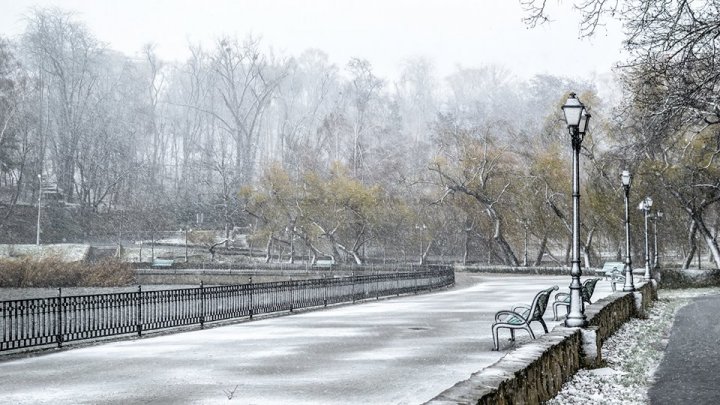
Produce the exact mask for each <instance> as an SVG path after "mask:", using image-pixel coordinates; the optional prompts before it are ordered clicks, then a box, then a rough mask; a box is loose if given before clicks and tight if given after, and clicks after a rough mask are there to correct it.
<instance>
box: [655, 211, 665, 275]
mask: <svg viewBox="0 0 720 405" xmlns="http://www.w3.org/2000/svg"><path fill="white" fill-rule="evenodd" d="M662 217H663V212H662V211H660V210H657V211H655V217H654V218H653V219H654V221H653V233H654V234H655V248H654V249H653V255H654V256H655V259H654V260H653V262H654V265H653V268H655V269H659V268H660V260H659V259H660V255H659V253H658V232H657V223H658V221H660V220H661V219H662Z"/></svg>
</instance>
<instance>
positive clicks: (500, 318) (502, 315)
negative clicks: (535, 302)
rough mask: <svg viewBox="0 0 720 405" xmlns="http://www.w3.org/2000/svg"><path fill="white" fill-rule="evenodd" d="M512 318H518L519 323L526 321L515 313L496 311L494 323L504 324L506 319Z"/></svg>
mask: <svg viewBox="0 0 720 405" xmlns="http://www.w3.org/2000/svg"><path fill="white" fill-rule="evenodd" d="M513 316H516V317H518V319H519V320H520V321H521V323H522V322H525V321H526V319H525V317H524V316H522V315H520V314H518V313H517V312H515V311H508V310H503V311H498V312H497V313H495V323H498V322H504V321H505V320H506V319H509V318H510V317H513Z"/></svg>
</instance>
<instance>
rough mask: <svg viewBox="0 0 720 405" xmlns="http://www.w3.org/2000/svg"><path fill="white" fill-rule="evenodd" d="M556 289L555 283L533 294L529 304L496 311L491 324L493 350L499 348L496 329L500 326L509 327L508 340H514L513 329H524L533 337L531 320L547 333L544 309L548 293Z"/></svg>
mask: <svg viewBox="0 0 720 405" xmlns="http://www.w3.org/2000/svg"><path fill="white" fill-rule="evenodd" d="M557 289H558V286H556V285H555V286H552V287H550V288H548V289H546V290H542V291H540V292H539V293H537V294H536V295H535V298H533V301H532V304H530V306H527V305H518V306H516V307H514V308H513V309H512V310H510V311H507V310H505V311H498V312H497V313H496V314H495V323H494V324H493V326H492V334H493V345H494V346H493V350H500V345H499V343H498V331H499V329H500V328H506V329H510V340H512V341H514V340H515V329H525V330H526V331H528V333H529V334H530V337H532V338H533V339H535V333H533V330H532V328H531V327H530V324H531V323H532V322H540V325H542V327H543V329H544V330H545V333H548V328H547V325H546V324H545V321H543V315H545V310H546V309H547V305H548V302H549V301H550V294H551V293H552V292H553V291H556V290H557Z"/></svg>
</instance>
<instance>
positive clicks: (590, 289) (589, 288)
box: [580, 278, 600, 303]
mask: <svg viewBox="0 0 720 405" xmlns="http://www.w3.org/2000/svg"><path fill="white" fill-rule="evenodd" d="M598 280H600V279H599V278H589V279H587V280H585V281H584V282H583V285H582V289H581V290H580V293H581V294H582V299H583V301H585V302H587V303H590V299H591V298H592V295H593V293H594V292H595V285H596V284H597V282H598Z"/></svg>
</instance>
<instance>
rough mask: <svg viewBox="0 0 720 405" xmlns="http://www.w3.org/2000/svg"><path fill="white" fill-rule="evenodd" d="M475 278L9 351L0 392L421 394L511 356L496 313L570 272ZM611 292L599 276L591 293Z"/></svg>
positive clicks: (211, 398)
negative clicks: (157, 331) (421, 291)
mask: <svg viewBox="0 0 720 405" xmlns="http://www.w3.org/2000/svg"><path fill="white" fill-rule="evenodd" d="M471 277H472V278H474V279H475V281H477V282H478V283H477V284H474V285H471V286H469V287H466V288H456V289H453V290H444V291H440V292H437V293H432V294H427V295H418V296H409V297H401V298H395V299H390V300H381V301H376V302H368V303H364V304H356V305H347V306H341V307H335V308H331V309H327V310H321V311H314V312H306V313H302V314H297V315H293V316H286V317H277V318H269V319H263V320H257V321H253V322H246V323H241V324H235V325H229V326H223V327H216V328H211V329H206V330H198V331H191V332H185V333H178V334H172V335H165V336H157V337H148V338H143V339H139V340H130V341H120V342H113V343H105V344H99V345H96V346H90V347H81V348H76V349H72V350H66V351H61V352H56V353H52V354H46V355H41V356H37V357H30V358H22V359H15V360H9V361H3V362H0V375H2V376H3V378H2V379H0V391H2V393H3V394H2V396H0V402H3V403H12V404H39V403H52V404H61V403H65V404H97V403H118V404H120V403H122V404H127V403H154V404H157V403H166V404H175V403H218V402H225V401H228V399H230V400H231V402H233V403H238V404H285V403H294V404H335V403H338V404H339V403H372V404H417V403H422V402H425V401H427V400H429V399H431V398H433V397H434V396H435V395H437V394H439V393H440V392H441V391H443V390H445V389H446V388H448V387H450V386H452V385H454V384H455V383H456V382H458V381H462V380H464V379H467V378H468V377H469V376H470V374H472V373H473V372H475V371H478V370H480V369H482V368H484V367H486V366H488V365H490V364H492V363H494V362H495V361H497V360H498V359H499V358H500V357H502V356H503V355H504V354H505V352H502V351H501V352H492V351H491V348H492V337H491V334H490V325H491V324H492V320H493V314H494V313H495V312H496V311H498V310H500V309H506V308H508V307H510V306H512V305H513V304H517V303H527V304H529V303H530V301H531V300H532V297H533V296H534V294H535V293H536V292H537V291H538V290H540V289H543V288H547V287H549V286H552V285H558V286H559V287H560V291H565V290H567V286H568V285H569V282H570V280H569V277H568V276H488V275H477V276H471ZM610 293H611V289H610V284H609V282H607V281H601V282H600V283H598V287H597V289H596V291H595V295H594V296H593V299H594V300H596V299H599V298H601V297H603V296H607V295H609V294H610ZM551 318H552V310H549V311H548V312H547V313H546V317H545V319H546V322H547V323H548V327H549V328H552V327H553V326H555V325H556V324H557V323H558V322H553V321H552V319H551ZM537 329H538V330H539V329H541V328H539V327H538V328H537ZM518 336H520V337H521V339H520V341H521V342H522V341H523V340H527V339H528V338H527V337H525V336H524V334H523V333H522V332H519V333H518ZM503 347H504V348H505V349H507V348H508V343H507V342H506V341H505V342H503Z"/></svg>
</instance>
